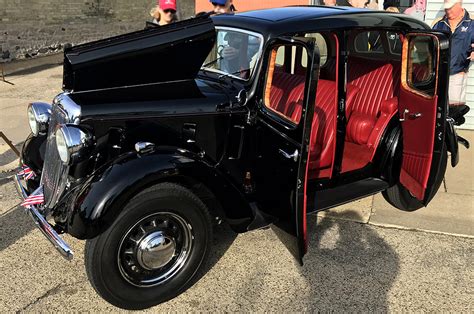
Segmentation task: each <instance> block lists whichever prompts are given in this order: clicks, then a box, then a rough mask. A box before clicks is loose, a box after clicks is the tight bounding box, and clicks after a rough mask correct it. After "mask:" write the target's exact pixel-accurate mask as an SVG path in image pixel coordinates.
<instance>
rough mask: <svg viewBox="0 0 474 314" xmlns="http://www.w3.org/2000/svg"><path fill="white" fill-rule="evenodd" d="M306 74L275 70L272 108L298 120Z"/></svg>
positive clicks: (271, 95)
mask: <svg viewBox="0 0 474 314" xmlns="http://www.w3.org/2000/svg"><path fill="white" fill-rule="evenodd" d="M304 81H305V78H304V76H301V75H292V74H288V73H285V72H283V71H279V70H275V72H274V74H273V80H272V87H271V89H270V108H272V109H274V110H275V111H277V112H279V113H281V114H283V115H285V116H286V117H289V118H291V120H293V121H294V122H298V121H299V119H300V116H301V106H302V103H303V97H304Z"/></svg>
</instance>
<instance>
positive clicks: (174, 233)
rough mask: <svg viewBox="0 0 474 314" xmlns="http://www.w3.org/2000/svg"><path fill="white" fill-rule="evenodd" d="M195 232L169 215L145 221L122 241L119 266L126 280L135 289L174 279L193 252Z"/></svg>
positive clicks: (186, 224) (179, 219)
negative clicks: (135, 287)
mask: <svg viewBox="0 0 474 314" xmlns="http://www.w3.org/2000/svg"><path fill="white" fill-rule="evenodd" d="M193 239H194V236H193V230H192V228H191V226H190V224H189V223H187V222H186V220H185V219H184V218H183V217H181V216H179V215H177V214H175V213H170V212H162V213H156V214H152V215H149V216H146V217H144V218H142V219H141V220H140V221H138V222H137V223H136V224H134V225H133V226H132V227H131V228H130V229H129V230H128V231H127V232H126V233H125V235H124V236H123V237H122V240H121V242H120V246H119V250H118V254H117V263H118V267H119V270H120V273H121V274H122V276H123V278H124V279H125V280H127V281H128V282H129V283H131V284H133V285H135V286H155V285H159V284H162V283H164V282H166V281H168V280H170V279H171V278H173V277H174V276H175V275H176V274H177V273H179V271H180V270H181V269H182V268H183V266H184V265H185V264H186V262H187V260H188V258H189V256H190V252H191V251H192V248H193Z"/></svg>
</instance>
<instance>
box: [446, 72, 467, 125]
mask: <svg viewBox="0 0 474 314" xmlns="http://www.w3.org/2000/svg"><path fill="white" fill-rule="evenodd" d="M466 89H467V73H464V72H461V73H457V74H453V75H451V76H450V77H449V116H450V117H451V118H453V119H454V121H455V124H456V125H461V124H463V123H464V122H465V121H466V120H465V119H464V115H465V114H466V113H468V111H469V107H468V106H466Z"/></svg>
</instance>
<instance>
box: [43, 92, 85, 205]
mask: <svg viewBox="0 0 474 314" xmlns="http://www.w3.org/2000/svg"><path fill="white" fill-rule="evenodd" d="M80 117H81V107H80V106H79V105H77V104H76V103H75V102H74V101H73V100H72V99H71V98H70V97H69V96H68V94H67V93H63V94H60V95H58V96H56V98H55V99H54V101H53V106H52V112H51V118H50V121H49V128H48V137H47V140H46V151H45V156H44V165H43V172H42V174H41V184H42V185H43V192H44V199H45V206H46V208H50V209H51V208H53V207H54V206H55V205H56V203H57V202H58V200H59V198H60V197H61V195H62V194H63V192H64V190H65V189H66V184H67V176H68V172H69V166H66V165H64V164H63V162H62V161H61V158H60V157H59V153H58V150H57V148H56V135H55V133H56V130H57V129H58V127H59V126H60V125H62V124H69V123H71V124H79V121H80Z"/></svg>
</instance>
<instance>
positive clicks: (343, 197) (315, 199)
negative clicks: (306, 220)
mask: <svg viewBox="0 0 474 314" xmlns="http://www.w3.org/2000/svg"><path fill="white" fill-rule="evenodd" d="M388 187H389V184H388V183H387V182H385V181H383V180H380V179H373V178H372V179H364V180H362V181H357V182H352V183H348V184H344V185H340V186H337V187H334V188H329V189H326V190H321V191H316V192H313V193H311V192H310V193H311V195H308V213H312V212H318V211H322V210H325V209H329V208H332V207H336V206H339V205H342V204H345V203H349V202H352V201H355V200H357V199H361V198H364V197H367V196H370V195H373V194H376V193H378V192H381V191H383V190H385V189H387V188H388ZM311 207H312V208H311Z"/></svg>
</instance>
